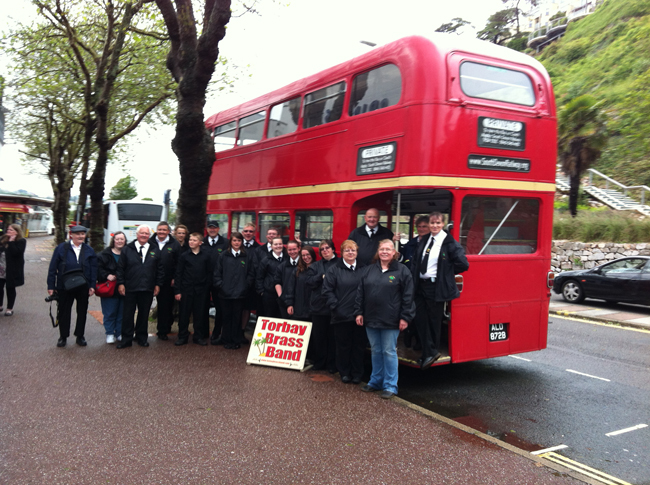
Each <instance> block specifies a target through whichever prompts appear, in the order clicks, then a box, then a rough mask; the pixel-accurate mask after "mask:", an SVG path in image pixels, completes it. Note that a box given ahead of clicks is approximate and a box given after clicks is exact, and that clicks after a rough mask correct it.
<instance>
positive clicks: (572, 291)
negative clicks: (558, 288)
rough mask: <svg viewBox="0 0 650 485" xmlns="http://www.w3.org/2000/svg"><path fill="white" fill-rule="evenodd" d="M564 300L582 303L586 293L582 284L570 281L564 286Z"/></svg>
mask: <svg viewBox="0 0 650 485" xmlns="http://www.w3.org/2000/svg"><path fill="white" fill-rule="evenodd" d="M562 298H564V300H565V301H568V302H570V303H580V302H581V301H582V300H584V299H585V292H584V290H583V289H582V286H581V285H580V283H578V282H577V281H575V280H569V281H567V282H566V283H564V284H563V285H562Z"/></svg>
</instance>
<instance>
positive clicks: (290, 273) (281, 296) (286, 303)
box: [273, 239, 300, 318]
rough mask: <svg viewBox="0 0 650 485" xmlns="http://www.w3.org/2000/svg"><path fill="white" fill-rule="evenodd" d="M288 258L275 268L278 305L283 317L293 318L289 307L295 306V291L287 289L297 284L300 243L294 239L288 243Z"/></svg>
mask: <svg viewBox="0 0 650 485" xmlns="http://www.w3.org/2000/svg"><path fill="white" fill-rule="evenodd" d="M287 254H288V256H289V257H288V258H286V259H285V260H284V261H282V263H280V266H278V268H277V269H276V270H275V279H274V280H273V282H274V283H275V291H276V292H277V294H278V306H279V307H280V316H281V317H282V318H291V315H289V313H287V308H288V307H290V306H293V291H287V290H290V289H291V288H293V285H295V279H296V271H297V270H298V260H299V259H300V243H299V242H298V241H296V240H295V239H292V240H291V241H289V242H288V243H287Z"/></svg>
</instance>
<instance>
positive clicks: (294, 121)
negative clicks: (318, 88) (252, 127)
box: [266, 97, 300, 138]
mask: <svg viewBox="0 0 650 485" xmlns="http://www.w3.org/2000/svg"><path fill="white" fill-rule="evenodd" d="M299 116H300V97H298V98H293V99H291V100H289V101H285V102H284V103H280V104H276V105H275V106H273V107H272V108H271V116H270V118H269V128H268V130H267V132H266V137H267V138H275V137H276V136H282V135H286V134H288V133H293V132H294V131H296V130H297V129H298V118H299Z"/></svg>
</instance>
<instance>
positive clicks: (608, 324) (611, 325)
mask: <svg viewBox="0 0 650 485" xmlns="http://www.w3.org/2000/svg"><path fill="white" fill-rule="evenodd" d="M549 316H551V317H553V316H556V317H559V318H561V319H563V320H569V321H571V322H580V323H588V324H590V325H598V326H600V327H609V328H618V329H620V330H629V331H631V332H640V333H650V329H647V328H637V327H628V326H626V325H625V321H622V322H615V321H610V322H597V321H595V320H590V319H588V318H586V317H583V318H581V317H580V315H579V313H578V312H571V314H570V315H562V314H560V313H559V312H549Z"/></svg>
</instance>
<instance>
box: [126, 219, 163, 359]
mask: <svg viewBox="0 0 650 485" xmlns="http://www.w3.org/2000/svg"><path fill="white" fill-rule="evenodd" d="M150 236H151V229H150V228H149V226H147V225H142V226H140V227H138V230H137V232H136V240H135V241H133V242H131V243H129V244H127V245H126V246H124V249H122V254H121V255H120V260H119V261H118V262H117V275H116V276H117V285H118V286H117V291H119V293H120V295H122V296H123V297H124V318H123V319H122V341H121V342H120V343H119V344H118V345H117V348H118V349H124V348H126V347H131V345H133V331H134V327H135V338H136V341H137V343H138V345H140V346H141V347H149V343H148V342H147V335H148V324H149V310H150V309H151V303H152V302H153V297H154V296H157V295H158V292H159V291H160V287H161V286H162V285H163V282H164V278H165V270H164V268H163V264H162V258H161V256H160V250H159V249H158V245H157V244H151V243H150V242H149V238H150ZM136 307H137V309H138V320H137V322H135V325H134V316H135V310H136Z"/></svg>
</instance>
